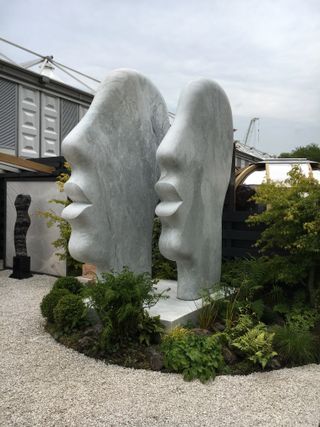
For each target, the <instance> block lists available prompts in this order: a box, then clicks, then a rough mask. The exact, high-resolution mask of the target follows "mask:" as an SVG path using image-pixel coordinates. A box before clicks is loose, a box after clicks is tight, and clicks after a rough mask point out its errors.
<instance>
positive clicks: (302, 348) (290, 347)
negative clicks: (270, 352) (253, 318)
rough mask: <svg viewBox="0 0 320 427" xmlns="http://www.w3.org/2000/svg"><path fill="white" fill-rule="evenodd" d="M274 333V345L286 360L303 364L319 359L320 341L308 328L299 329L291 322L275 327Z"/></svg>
mask: <svg viewBox="0 0 320 427" xmlns="http://www.w3.org/2000/svg"><path fill="white" fill-rule="evenodd" d="M274 334H275V335H274V339H273V343H274V347H275V349H276V350H277V352H278V353H279V356H280V358H281V359H282V360H283V361H284V362H286V363H292V364H294V365H296V364H297V365H301V364H307V363H313V362H316V361H317V360H318V359H319V356H320V352H319V349H318V345H319V343H317V341H316V338H315V337H314V336H313V335H312V334H311V332H310V331H308V330H307V329H299V328H298V327H297V326H294V325H293V324H292V323H291V324H287V325H284V326H276V327H274ZM317 344H318V345H317Z"/></svg>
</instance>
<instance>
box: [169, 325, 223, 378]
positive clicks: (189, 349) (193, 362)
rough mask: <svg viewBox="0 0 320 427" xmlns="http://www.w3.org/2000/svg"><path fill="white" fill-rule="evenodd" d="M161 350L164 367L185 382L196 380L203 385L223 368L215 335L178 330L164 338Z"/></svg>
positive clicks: (219, 347)
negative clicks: (201, 334)
mask: <svg viewBox="0 0 320 427" xmlns="http://www.w3.org/2000/svg"><path fill="white" fill-rule="evenodd" d="M161 349H162V352H163V355H164V366H165V367H166V368H167V369H169V370H170V371H173V372H178V373H182V374H183V377H184V379H185V380H187V381H191V380H193V379H195V378H198V379H199V380H200V381H201V382H203V383H204V382H206V381H208V380H209V379H210V378H212V379H214V378H215V376H216V374H217V372H219V371H221V370H222V368H223V366H224V360H223V357H222V353H221V345H220V343H219V339H218V338H217V337H216V336H215V335H211V336H199V335H196V334H195V333H193V332H191V331H190V330H188V329H183V328H179V329H178V330H177V331H175V330H174V331H173V332H171V333H169V334H168V335H166V336H165V337H164V339H163V342H162V345H161Z"/></svg>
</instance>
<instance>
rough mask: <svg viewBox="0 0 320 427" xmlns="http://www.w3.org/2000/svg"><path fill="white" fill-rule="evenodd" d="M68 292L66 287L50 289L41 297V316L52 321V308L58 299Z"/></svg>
mask: <svg viewBox="0 0 320 427" xmlns="http://www.w3.org/2000/svg"><path fill="white" fill-rule="evenodd" d="M69 294H70V292H69V291H68V290H67V289H51V291H50V292H49V293H48V294H47V295H46V296H44V297H43V299H42V302H41V304H40V309H41V313H42V315H43V317H46V318H47V320H48V322H51V323H53V322H54V314H53V310H54V309H55V307H56V305H57V304H58V302H59V301H60V299H61V298H63V297H64V296H66V295H69Z"/></svg>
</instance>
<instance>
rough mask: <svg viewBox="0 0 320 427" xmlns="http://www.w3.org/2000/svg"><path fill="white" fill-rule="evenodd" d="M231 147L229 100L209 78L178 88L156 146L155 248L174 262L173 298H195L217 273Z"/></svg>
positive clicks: (218, 269) (231, 129) (218, 276)
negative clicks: (158, 226) (178, 94)
mask: <svg viewBox="0 0 320 427" xmlns="http://www.w3.org/2000/svg"><path fill="white" fill-rule="evenodd" d="M232 152H233V125H232V114H231V109H230V105H229V101H228V99H227V96H226V95H225V93H224V91H223V90H222V89H221V88H220V87H219V86H218V85H217V84H216V83H214V82H212V81H210V80H206V79H198V80H195V81H193V82H191V83H190V84H189V85H188V86H187V87H186V88H185V90H184V91H183V93H182V95H181V97H180V100H179V105H178V109H177V114H176V118H175V121H174V123H173V125H172V126H171V128H170V130H169V131H168V133H167V134H166V136H165V138H164V139H163V141H162V143H161V144H160V147H159V149H158V151H157V162H158V163H159V166H160V170H161V177H160V180H159V181H158V182H157V184H156V191H157V193H158V194H159V197H160V199H161V203H160V204H159V205H158V206H157V208H156V214H157V215H158V216H159V218H160V220H161V223H162V232H161V236H160V241H159V248H160V252H161V253H162V254H163V255H164V256H165V257H166V258H168V259H171V260H173V261H176V262H177V269H178V295H177V296H178V298H180V299H184V300H194V299H196V298H199V292H200V291H201V289H203V288H208V287H212V286H213V285H214V283H216V282H218V281H219V279H220V270H221V250H222V248H221V246H222V210H223V204H224V199H225V194H226V191H227V187H228V183H229V178H230V172H231V163H232Z"/></svg>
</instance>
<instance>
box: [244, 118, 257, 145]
mask: <svg viewBox="0 0 320 427" xmlns="http://www.w3.org/2000/svg"><path fill="white" fill-rule="evenodd" d="M257 120H259V117H254V118H253V119H251V120H250V124H249V127H248V130H247V133H246V136H245V138H244V142H243V145H247V143H248V141H249V138H250V135H251V134H252V131H253V128H254V124H255V122H256V121H257Z"/></svg>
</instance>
